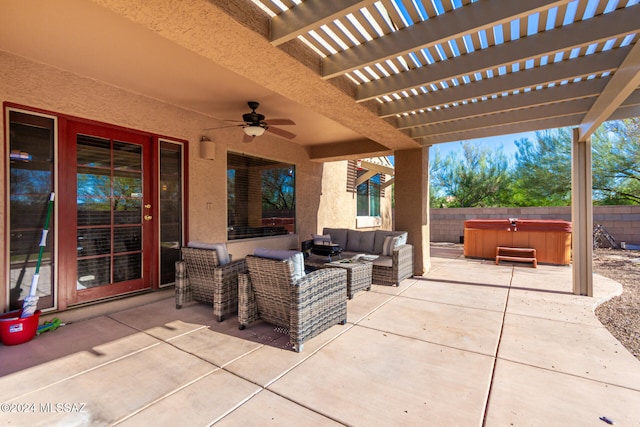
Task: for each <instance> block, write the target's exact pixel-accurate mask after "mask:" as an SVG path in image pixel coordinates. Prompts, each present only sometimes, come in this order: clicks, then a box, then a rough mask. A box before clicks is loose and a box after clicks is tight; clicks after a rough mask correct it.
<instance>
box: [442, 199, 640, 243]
mask: <svg viewBox="0 0 640 427" xmlns="http://www.w3.org/2000/svg"><path fill="white" fill-rule="evenodd" d="M474 218H521V219H562V220H565V221H571V207H570V206H562V207H540V208H493V209H489V208H453V209H433V208H432V209H431V241H432V242H454V243H458V242H459V241H460V236H462V235H464V221H465V220H467V219H474ZM593 224H594V225H596V224H600V225H603V226H604V227H605V228H606V229H607V231H608V232H609V234H611V235H612V236H613V237H614V239H616V241H617V242H639V243H640V206H594V207H593Z"/></svg>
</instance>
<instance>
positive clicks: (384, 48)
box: [322, 0, 569, 78]
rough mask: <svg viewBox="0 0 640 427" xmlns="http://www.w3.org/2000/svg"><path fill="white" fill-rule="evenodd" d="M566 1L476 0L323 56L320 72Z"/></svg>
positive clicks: (342, 69)
mask: <svg viewBox="0 0 640 427" xmlns="http://www.w3.org/2000/svg"><path fill="white" fill-rule="evenodd" d="M566 3H569V0H527V1H513V0H479V1H477V2H475V3H472V4H468V5H465V7H462V8H459V9H457V10H454V11H451V12H448V13H445V14H442V15H440V16H438V17H436V18H432V19H428V20H426V21H422V22H419V23H416V24H414V25H411V26H409V27H406V28H404V29H402V30H400V31H396V32H393V33H389V34H386V35H385V36H384V37H379V38H377V39H374V40H371V41H369V42H367V43H364V44H361V45H358V46H354V47H353V48H351V49H348V50H345V51H343V52H340V53H339V54H336V55H332V56H329V57H327V58H324V59H323V61H322V63H323V72H322V76H323V77H324V78H332V77H336V76H339V75H342V74H344V73H348V72H350V71H353V70H355V69H358V68H363V67H365V66H368V65H373V64H375V63H376V62H384V61H385V60H386V59H389V58H395V57H398V56H401V55H404V54H406V53H409V52H415V51H417V50H420V49H422V48H425V47H431V46H435V45H436V44H439V43H446V41H447V40H449V39H451V38H458V37H462V36H463V35H465V34H469V33H472V32H477V31H480V30H483V29H488V28H491V27H494V26H496V25H498V24H504V23H507V22H510V21H513V20H516V19H519V18H522V17H525V16H527V15H529V14H533V13H536V12H540V11H543V10H547V9H550V8H552V7H555V6H560V5H563V4H566Z"/></svg>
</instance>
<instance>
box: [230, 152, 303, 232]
mask: <svg viewBox="0 0 640 427" xmlns="http://www.w3.org/2000/svg"><path fill="white" fill-rule="evenodd" d="M295 211H296V197H295V166H294V165H290V164H286V163H281V162H276V161H272V160H266V159H260V158H257V157H250V156H245V155H240V154H235V153H228V154H227V230H228V232H227V238H228V239H229V240H237V239H248V238H253V237H265V236H276V235H282V234H288V233H294V232H295V223H296V218H295Z"/></svg>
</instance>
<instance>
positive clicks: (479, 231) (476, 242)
mask: <svg viewBox="0 0 640 427" xmlns="http://www.w3.org/2000/svg"><path fill="white" fill-rule="evenodd" d="M498 246H507V247H511V248H532V249H535V250H536V256H537V259H538V262H539V263H546V264H557V265H569V263H570V262H571V223H570V222H568V221H563V220H555V219H553V220H541V219H470V220H467V221H465V222H464V256H465V257H470V258H485V259H495V257H496V247H498Z"/></svg>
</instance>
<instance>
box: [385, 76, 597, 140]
mask: <svg viewBox="0 0 640 427" xmlns="http://www.w3.org/2000/svg"><path fill="white" fill-rule="evenodd" d="M608 81H609V77H603V78H600V79H592V80H587V81H581V82H578V83H571V84H567V85H562V86H557V87H554V88H545V89H541V90H535V91H530V92H523V93H519V94H518V95H514V96H503V97H499V98H495V99H489V100H487V101H485V102H473V103H471V102H469V103H466V104H461V105H458V106H456V107H455V108H441V109H438V110H432V111H424V112H421V113H416V114H411V115H408V116H402V117H398V119H397V125H396V126H397V128H398V129H408V128H412V127H417V126H423V125H424V124H425V123H428V124H436V123H443V122H449V121H452V120H460V118H461V117H463V118H470V117H477V116H485V115H488V114H496V113H503V112H508V111H513V110H519V109H522V108H530V107H537V106H541V105H548V104H553V103H557V102H563V101H572V100H574V99H581V98H589V97H596V96H598V94H599V93H600V92H601V91H602V90H603V89H604V87H605V86H606V85H607V82H608Z"/></svg>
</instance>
